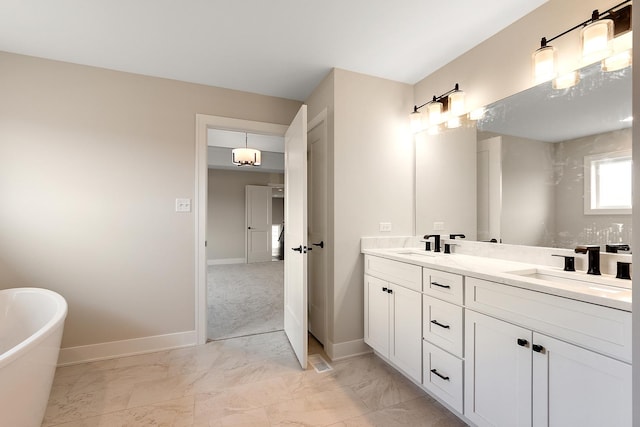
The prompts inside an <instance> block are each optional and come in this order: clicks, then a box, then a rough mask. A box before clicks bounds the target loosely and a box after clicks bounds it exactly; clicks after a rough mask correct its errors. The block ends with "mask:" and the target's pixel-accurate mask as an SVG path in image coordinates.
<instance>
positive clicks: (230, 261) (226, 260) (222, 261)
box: [207, 258, 247, 265]
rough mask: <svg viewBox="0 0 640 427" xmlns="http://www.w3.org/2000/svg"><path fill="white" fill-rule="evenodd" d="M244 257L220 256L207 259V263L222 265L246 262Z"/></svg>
mask: <svg viewBox="0 0 640 427" xmlns="http://www.w3.org/2000/svg"><path fill="white" fill-rule="evenodd" d="M246 262H247V259H246V258H220V259H208V260H207V265H224V264H246Z"/></svg>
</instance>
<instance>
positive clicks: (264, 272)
mask: <svg viewBox="0 0 640 427" xmlns="http://www.w3.org/2000/svg"><path fill="white" fill-rule="evenodd" d="M283 288H284V261H271V262H260V263H253V264H230V265H211V266H209V268H208V275H207V338H209V339H211V340H220V339H224V338H231V337H240V336H244V335H252V334H260V333H265V332H271V331H278V330H281V329H283V327H284V319H283V316H284V294H283Z"/></svg>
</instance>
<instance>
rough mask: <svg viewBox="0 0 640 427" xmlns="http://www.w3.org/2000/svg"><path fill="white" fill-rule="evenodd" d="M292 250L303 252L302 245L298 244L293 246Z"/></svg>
mask: <svg viewBox="0 0 640 427" xmlns="http://www.w3.org/2000/svg"><path fill="white" fill-rule="evenodd" d="M291 250H292V251H296V252H300V253H302V245H300V246H298V247H297V248H291Z"/></svg>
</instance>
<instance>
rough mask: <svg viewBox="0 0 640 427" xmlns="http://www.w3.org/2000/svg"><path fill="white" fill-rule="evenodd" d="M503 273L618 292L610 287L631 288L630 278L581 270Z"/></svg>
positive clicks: (531, 270)
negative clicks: (600, 274) (599, 274)
mask: <svg viewBox="0 0 640 427" xmlns="http://www.w3.org/2000/svg"><path fill="white" fill-rule="evenodd" d="M505 273H507V274H513V275H516V276H521V277H526V278H530V279H536V280H542V281H545V282H551V283H556V284H563V285H571V286H588V287H590V288H592V289H597V290H600V291H603V292H611V293H616V292H619V291H618V290H616V289H611V287H613V288H625V289H631V280H623V279H616V278H614V277H612V276H596V275H590V274H586V273H582V272H573V271H556V270H546V269H540V268H530V269H526V270H518V271H507V272H505Z"/></svg>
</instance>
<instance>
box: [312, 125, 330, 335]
mask: <svg viewBox="0 0 640 427" xmlns="http://www.w3.org/2000/svg"><path fill="white" fill-rule="evenodd" d="M313 122H315V120H313ZM311 126H312V125H309V127H311ZM326 145H327V138H326V123H325V120H322V121H320V123H318V124H317V125H315V126H314V127H313V128H312V129H310V130H309V133H308V134H307V151H308V157H307V160H308V164H307V166H308V169H309V170H308V177H309V182H308V185H307V189H308V201H309V212H308V221H309V242H311V245H310V246H311V247H312V248H313V251H312V252H311V253H310V254H309V286H308V287H309V332H311V333H312V334H313V336H314V337H315V338H316V339H317V340H318V341H319V342H321V343H322V344H325V341H326V333H327V332H326V330H327V327H326V310H327V308H326V307H327V273H326V262H327V261H326V252H327V250H326V249H325V247H326V245H327V237H326V229H327V177H326V174H327V150H326Z"/></svg>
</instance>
